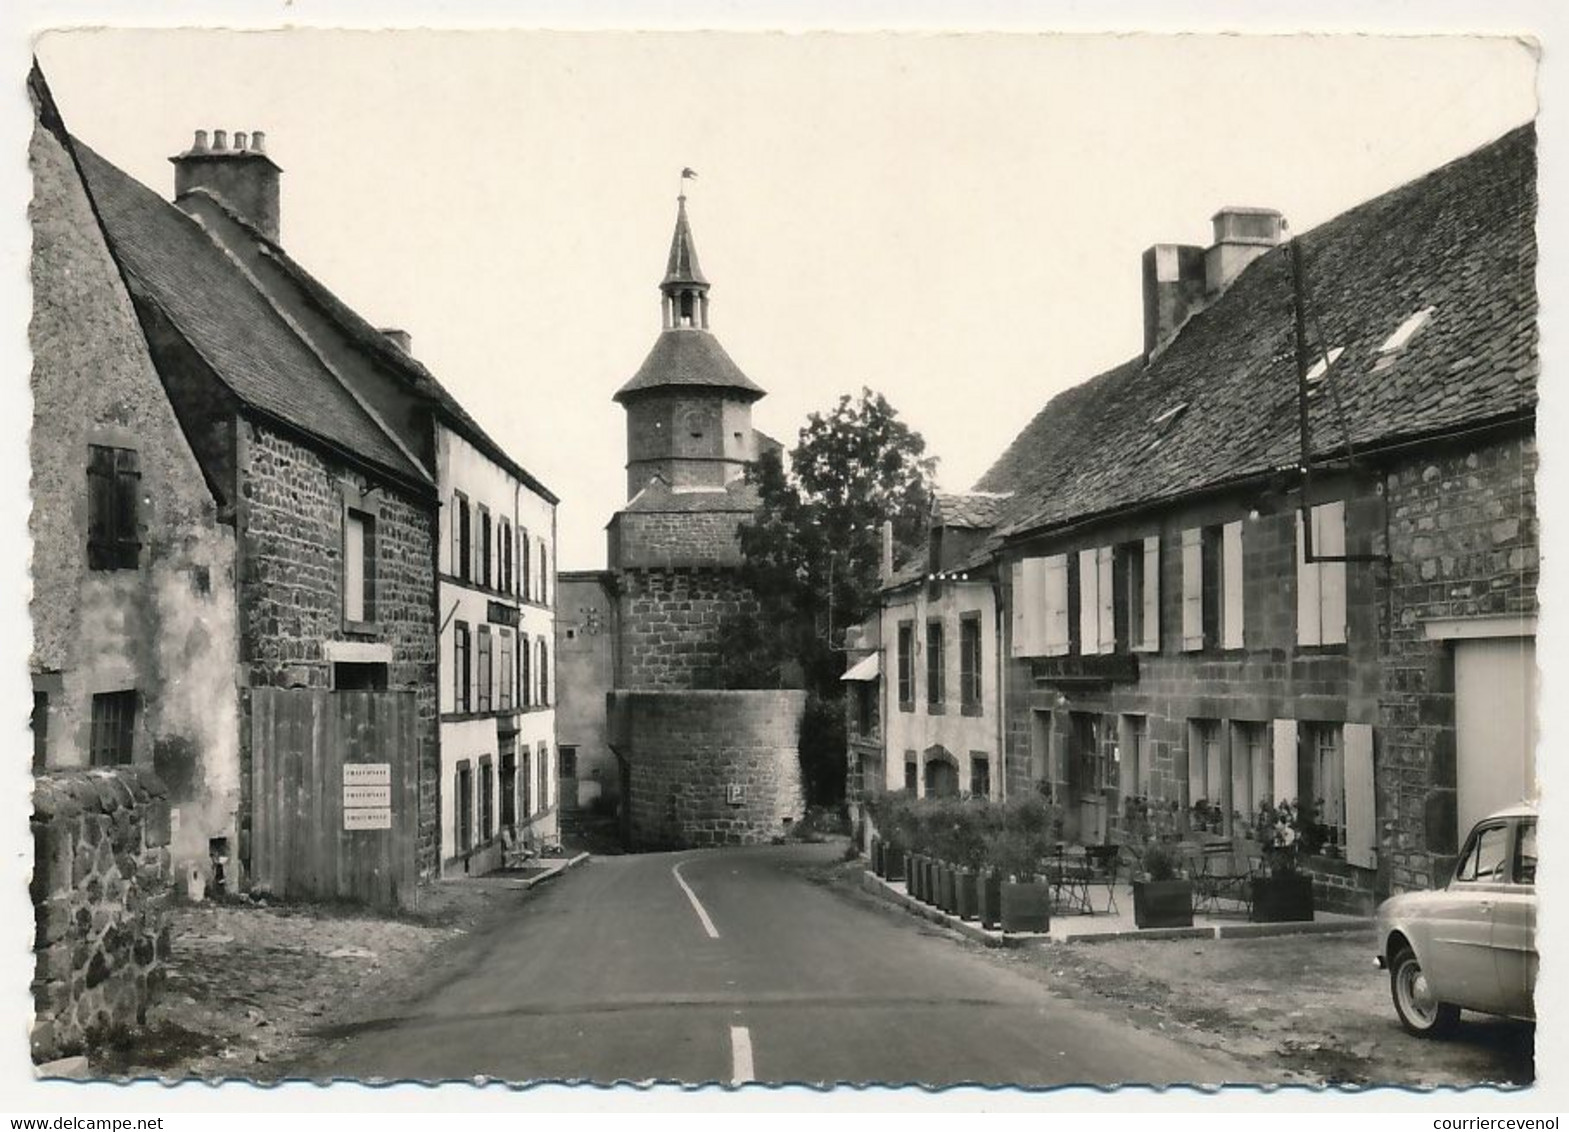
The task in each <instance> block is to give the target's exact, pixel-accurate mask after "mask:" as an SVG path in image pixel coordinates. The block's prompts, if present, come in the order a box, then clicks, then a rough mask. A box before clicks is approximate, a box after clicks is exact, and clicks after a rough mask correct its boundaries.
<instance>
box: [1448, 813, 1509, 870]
mask: <svg viewBox="0 0 1569 1132" xmlns="http://www.w3.org/2000/svg"><path fill="white" fill-rule="evenodd" d="M1508 854H1509V827H1508V826H1506V825H1488V826H1483V827H1482V828H1481V829H1478V830H1477V831H1476V832H1475V833H1474V834H1472V835H1471V844H1470V845H1469V846H1467V848H1466V854H1465V857H1464V858H1462V860H1461V862H1460V868H1459V869H1458V870H1457V871H1456V873H1455V879H1456V880H1459V881H1479V882H1487V881H1502V880H1507V879H1508V872H1507V867H1508V864H1509V855H1508Z"/></svg>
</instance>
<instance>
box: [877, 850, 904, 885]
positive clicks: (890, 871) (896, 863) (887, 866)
mask: <svg viewBox="0 0 1569 1132" xmlns="http://www.w3.org/2000/svg"><path fill="white" fill-rule="evenodd" d="M904 857H905V854H904V850H903V849H900V848H899V847H898V846H897V845H888V846H885V847H884V848H883V873H882V876H883V879H884V880H903V879H904V878H905V875H906V874H905V871H904Z"/></svg>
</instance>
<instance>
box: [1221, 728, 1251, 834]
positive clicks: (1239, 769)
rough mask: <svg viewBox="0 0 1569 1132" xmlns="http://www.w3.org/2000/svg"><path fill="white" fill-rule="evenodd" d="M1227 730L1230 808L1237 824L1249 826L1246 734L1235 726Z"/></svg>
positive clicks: (1249, 775) (1249, 798) (1248, 767)
mask: <svg viewBox="0 0 1569 1132" xmlns="http://www.w3.org/2000/svg"><path fill="white" fill-rule="evenodd" d="M1229 730H1230V732H1231V734H1230V735H1228V736H1227V743H1228V746H1229V750H1228V755H1229V757H1230V762H1231V799H1230V806H1231V809H1232V810H1234V811H1235V812H1236V813H1237V814H1238V815H1239V816H1238V818H1237V819H1236V820H1237V821H1238V822H1239V823H1241V824H1242V825H1250V824H1252V821H1253V817H1252V809H1253V761H1252V758H1251V754H1250V752H1249V750H1248V743H1247V733H1246V731H1244V730H1243V729H1242V728H1239V727H1238V726H1237V725H1236V724H1232V725H1231V727H1230V728H1229ZM1236 832H1237V830H1236V829H1233V830H1232V833H1233V834H1235V833H1236Z"/></svg>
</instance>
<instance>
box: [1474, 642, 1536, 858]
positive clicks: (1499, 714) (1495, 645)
mask: <svg viewBox="0 0 1569 1132" xmlns="http://www.w3.org/2000/svg"><path fill="white" fill-rule="evenodd" d="M1454 649H1455V726H1456V729H1457V731H1458V736H1457V742H1458V747H1459V750H1458V752H1457V754H1458V760H1459V766H1458V767H1457V768H1456V771H1457V778H1458V782H1457V786H1458V788H1459V796H1458V798H1457V802H1458V808H1459V812H1460V829H1459V834H1460V836H1462V837H1463V836H1464V835H1465V833H1466V831H1468V830H1469V829H1470V828H1471V825H1472V823H1474V822H1475V821H1477V819H1479V818H1483V817H1486V816H1487V815H1488V814H1489V813H1491V812H1493V811H1494V810H1498V809H1502V808H1503V807H1505V806H1510V805H1514V804H1515V803H1517V802H1519V801H1520V800H1521V799H1522V798H1534V797H1536V765H1535V756H1536V640H1535V638H1534V637H1489V638H1484V639H1481V640H1462V641H1456V642H1455V643H1454Z"/></svg>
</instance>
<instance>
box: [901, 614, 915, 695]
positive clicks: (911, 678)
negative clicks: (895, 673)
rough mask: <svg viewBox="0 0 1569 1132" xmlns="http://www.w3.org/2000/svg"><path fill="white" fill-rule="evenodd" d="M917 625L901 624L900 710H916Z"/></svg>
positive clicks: (909, 622) (907, 622) (905, 622)
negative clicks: (915, 653) (915, 654)
mask: <svg viewBox="0 0 1569 1132" xmlns="http://www.w3.org/2000/svg"><path fill="white" fill-rule="evenodd" d="M914 652H915V623H914V622H913V621H901V622H899V710H900V711H914V710H915V656H914V655H913V654H914Z"/></svg>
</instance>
